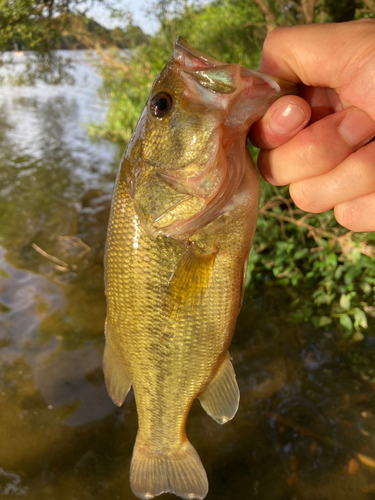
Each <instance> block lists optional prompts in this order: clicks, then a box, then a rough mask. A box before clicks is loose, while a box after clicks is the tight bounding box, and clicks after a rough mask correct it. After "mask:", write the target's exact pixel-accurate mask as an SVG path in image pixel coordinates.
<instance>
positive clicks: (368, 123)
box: [339, 109, 375, 147]
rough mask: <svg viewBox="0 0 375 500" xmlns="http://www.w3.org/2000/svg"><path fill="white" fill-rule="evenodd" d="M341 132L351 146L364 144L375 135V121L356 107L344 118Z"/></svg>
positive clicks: (340, 126) (340, 127)
mask: <svg viewBox="0 0 375 500" xmlns="http://www.w3.org/2000/svg"><path fill="white" fill-rule="evenodd" d="M339 132H340V134H341V135H342V136H343V138H344V139H345V141H346V142H347V143H348V144H349V146H352V147H353V146H359V145H364V144H366V143H367V142H369V141H371V139H372V138H373V137H374V135H375V122H374V120H373V119H372V118H371V116H369V115H368V114H367V113H365V112H364V111H362V110H361V109H355V110H353V111H351V112H350V113H348V114H347V115H346V116H345V118H344V119H343V120H342V122H341V123H340V125H339Z"/></svg>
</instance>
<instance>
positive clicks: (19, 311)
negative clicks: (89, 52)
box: [0, 60, 375, 500]
mask: <svg viewBox="0 0 375 500" xmlns="http://www.w3.org/2000/svg"><path fill="white" fill-rule="evenodd" d="M20 64H22V61H21V62H20ZM75 75H76V79H77V83H76V85H75V86H73V87H68V86H58V87H47V86H44V85H39V86H38V87H36V88H16V89H15V88H10V87H4V86H3V87H0V113H1V121H0V162H1V168H0V245H1V248H0V410H1V411H0V498H4V499H18V498H27V499H30V500H34V499H35V500H40V499H49V500H54V499H56V500H57V499H59V500H60V499H61V500H62V499H64V500H67V499H68V500H81V499H82V500H83V499H88V500H91V499H92V500H107V499H108V500H109V499H111V500H114V499H121V500H127V499H129V500H130V499H133V498H135V497H134V496H133V495H132V493H131V490H130V486H129V465H130V459H131V453H132V447H133V444H134V440H135V435H136V431H137V417H136V411H135V405H134V398H133V395H132V393H131V394H130V395H129V396H128V398H127V400H126V402H125V403H124V405H123V406H122V407H121V408H116V407H115V406H114V405H113V404H112V402H111V400H110V399H109V397H108V395H107V392H106V389H105V386H104V379H103V375H102V370H101V355H102V351H103V344H104V338H103V322H104V316H105V300H104V291H103V265H102V259H103V250H104V241H105V231H106V224H107V220H108V214H109V204H110V193H111V189H112V184H113V180H114V175H115V163H116V162H117V160H118V155H119V152H118V151H117V149H116V148H115V147H114V146H113V145H111V144H109V143H106V142H99V143H95V144H92V143H91V142H90V140H89V138H88V135H87V133H86V131H85V129H84V128H83V127H84V126H85V124H87V123H89V122H90V121H99V120H101V119H102V117H103V116H104V115H105V110H106V107H105V103H102V102H101V101H99V100H98V98H97V96H96V91H97V88H98V86H99V85H100V78H99V77H98V76H97V75H95V73H94V72H93V70H92V69H91V68H90V66H89V65H88V64H87V63H86V62H85V60H80V61H78V62H77V63H76V66H75ZM82 126H83V127H82ZM288 307H289V304H288V299H287V296H286V294H285V293H284V292H283V291H282V290H277V289H276V290H275V289H271V288H268V287H265V288H264V289H263V290H260V291H259V292H258V293H257V294H256V295H253V296H250V295H247V296H245V301H244V307H243V310H242V312H241V314H240V317H239V321H238V326H237V329H236V333H235V336H234V340H233V343H232V346H231V354H232V356H233V358H234V359H233V363H234V366H235V369H236V373H237V377H238V382H239V386H240V389H241V405H240V409H239V411H238V413H237V415H236V416H235V418H234V420H233V421H231V422H229V423H227V424H226V425H224V426H220V425H218V424H216V423H215V422H214V421H213V420H211V419H210V417H208V416H207V415H206V414H205V413H204V411H203V410H202V409H201V408H200V405H199V403H195V404H194V406H193V409H192V411H191V414H190V417H189V421H188V435H189V438H190V439H191V441H192V443H193V444H194V445H195V446H196V448H197V450H198V452H199V454H200V456H201V458H202V462H203V464H204V465H205V467H206V470H207V474H208V478H209V482H210V491H209V494H208V496H207V499H208V500H247V499H254V500H255V499H262V500H315V499H316V500H318V499H319V500H323V499H324V500H325V499H327V500H336V499H337V500H362V499H371V498H375V468H374V466H375V462H374V463H372V462H371V461H369V458H372V459H375V437H374V436H375V406H374V394H375V392H374V389H375V371H374V367H375V364H374V361H375V343H374V342H373V341H372V340H373V339H372V338H369V339H367V340H366V341H365V342H362V343H360V344H348V342H347V341H343V340H340V339H341V337H340V336H339V335H338V334H336V332H334V331H325V332H324V331H316V330H314V329H313V328H312V327H311V326H309V325H295V324H293V323H291V322H290V321H289V320H288ZM358 453H360V454H362V455H365V456H367V457H369V458H368V459H367V465H366V464H364V463H362V462H363V461H366V460H365V459H363V458H361V459H360V458H359V457H358V455H357V454H358ZM361 460H362V462H361ZM160 498H165V499H167V498H170V499H172V498H175V497H172V495H164V496H162V497H160Z"/></svg>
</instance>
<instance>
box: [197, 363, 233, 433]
mask: <svg viewBox="0 0 375 500" xmlns="http://www.w3.org/2000/svg"><path fill="white" fill-rule="evenodd" d="M199 401H200V402H201V405H202V406H203V408H204V409H205V411H206V412H207V413H208V415H210V417H212V418H213V419H214V420H216V422H218V423H219V424H225V423H226V422H228V420H231V419H232V418H233V417H234V415H235V414H236V412H237V409H238V405H239V401H240V391H239V389H238V385H237V380H236V374H235V372H234V368H233V365H232V363H231V361H230V359H229V353H228V357H227V358H225V360H224V361H223V363H222V365H221V366H220V368H219V370H218V372H217V374H216V375H215V377H214V379H213V380H212V381H211V383H210V385H209V386H208V387H207V389H206V390H205V391H204V392H203V393H202V394H201V395H200V396H199Z"/></svg>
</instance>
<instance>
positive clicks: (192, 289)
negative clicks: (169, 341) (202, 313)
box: [165, 243, 217, 316]
mask: <svg viewBox="0 0 375 500" xmlns="http://www.w3.org/2000/svg"><path fill="white" fill-rule="evenodd" d="M216 254H217V252H212V253H209V254H206V253H204V252H203V251H202V250H200V249H199V247H197V245H196V244H195V243H192V244H191V245H190V246H189V248H188V249H187V251H186V252H185V253H184V255H183V256H182V258H181V260H180V262H179V263H178V265H177V267H176V269H175V271H174V273H173V275H172V277H171V280H170V283H169V287H168V291H167V295H166V298H165V309H166V312H167V314H168V315H169V316H176V315H178V313H179V311H180V310H181V308H182V307H184V308H187V307H188V308H194V307H196V306H198V305H200V304H202V302H203V300H204V294H205V292H206V290H207V288H208V285H209V282H210V278H211V274H212V268H213V265H214V262H215V258H216Z"/></svg>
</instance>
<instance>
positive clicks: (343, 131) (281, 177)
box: [258, 108, 375, 186]
mask: <svg viewBox="0 0 375 500" xmlns="http://www.w3.org/2000/svg"><path fill="white" fill-rule="evenodd" d="M374 134H375V122H374V120H373V119H372V118H371V117H369V116H368V114H367V113H365V112H364V111H362V110H360V109H357V108H348V109H345V110H342V111H339V112H337V113H333V114H331V115H329V116H327V117H325V118H323V119H322V120H319V121H317V122H315V123H313V124H312V125H310V126H309V127H307V128H305V129H303V130H301V132H299V133H298V134H297V135H296V136H295V137H293V138H292V139H290V141H288V142H286V143H285V144H283V145H282V146H280V147H278V148H276V149H272V150H262V151H261V152H260V153H259V156H258V168H259V171H260V173H261V175H262V177H263V178H264V179H265V180H266V181H268V182H269V183H270V184H274V185H276V186H280V185H284V184H290V183H292V182H297V181H301V180H303V179H309V178H310V177H314V176H319V175H322V174H325V173H326V172H328V171H330V170H332V169H333V168H334V167H336V165H338V164H339V163H341V162H342V161H343V160H344V159H345V158H346V157H347V156H349V155H350V154H351V153H353V152H354V151H355V150H356V149H358V147H360V146H361V145H363V144H365V143H366V142H368V141H370V140H371V139H372V137H373V136H374Z"/></svg>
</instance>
